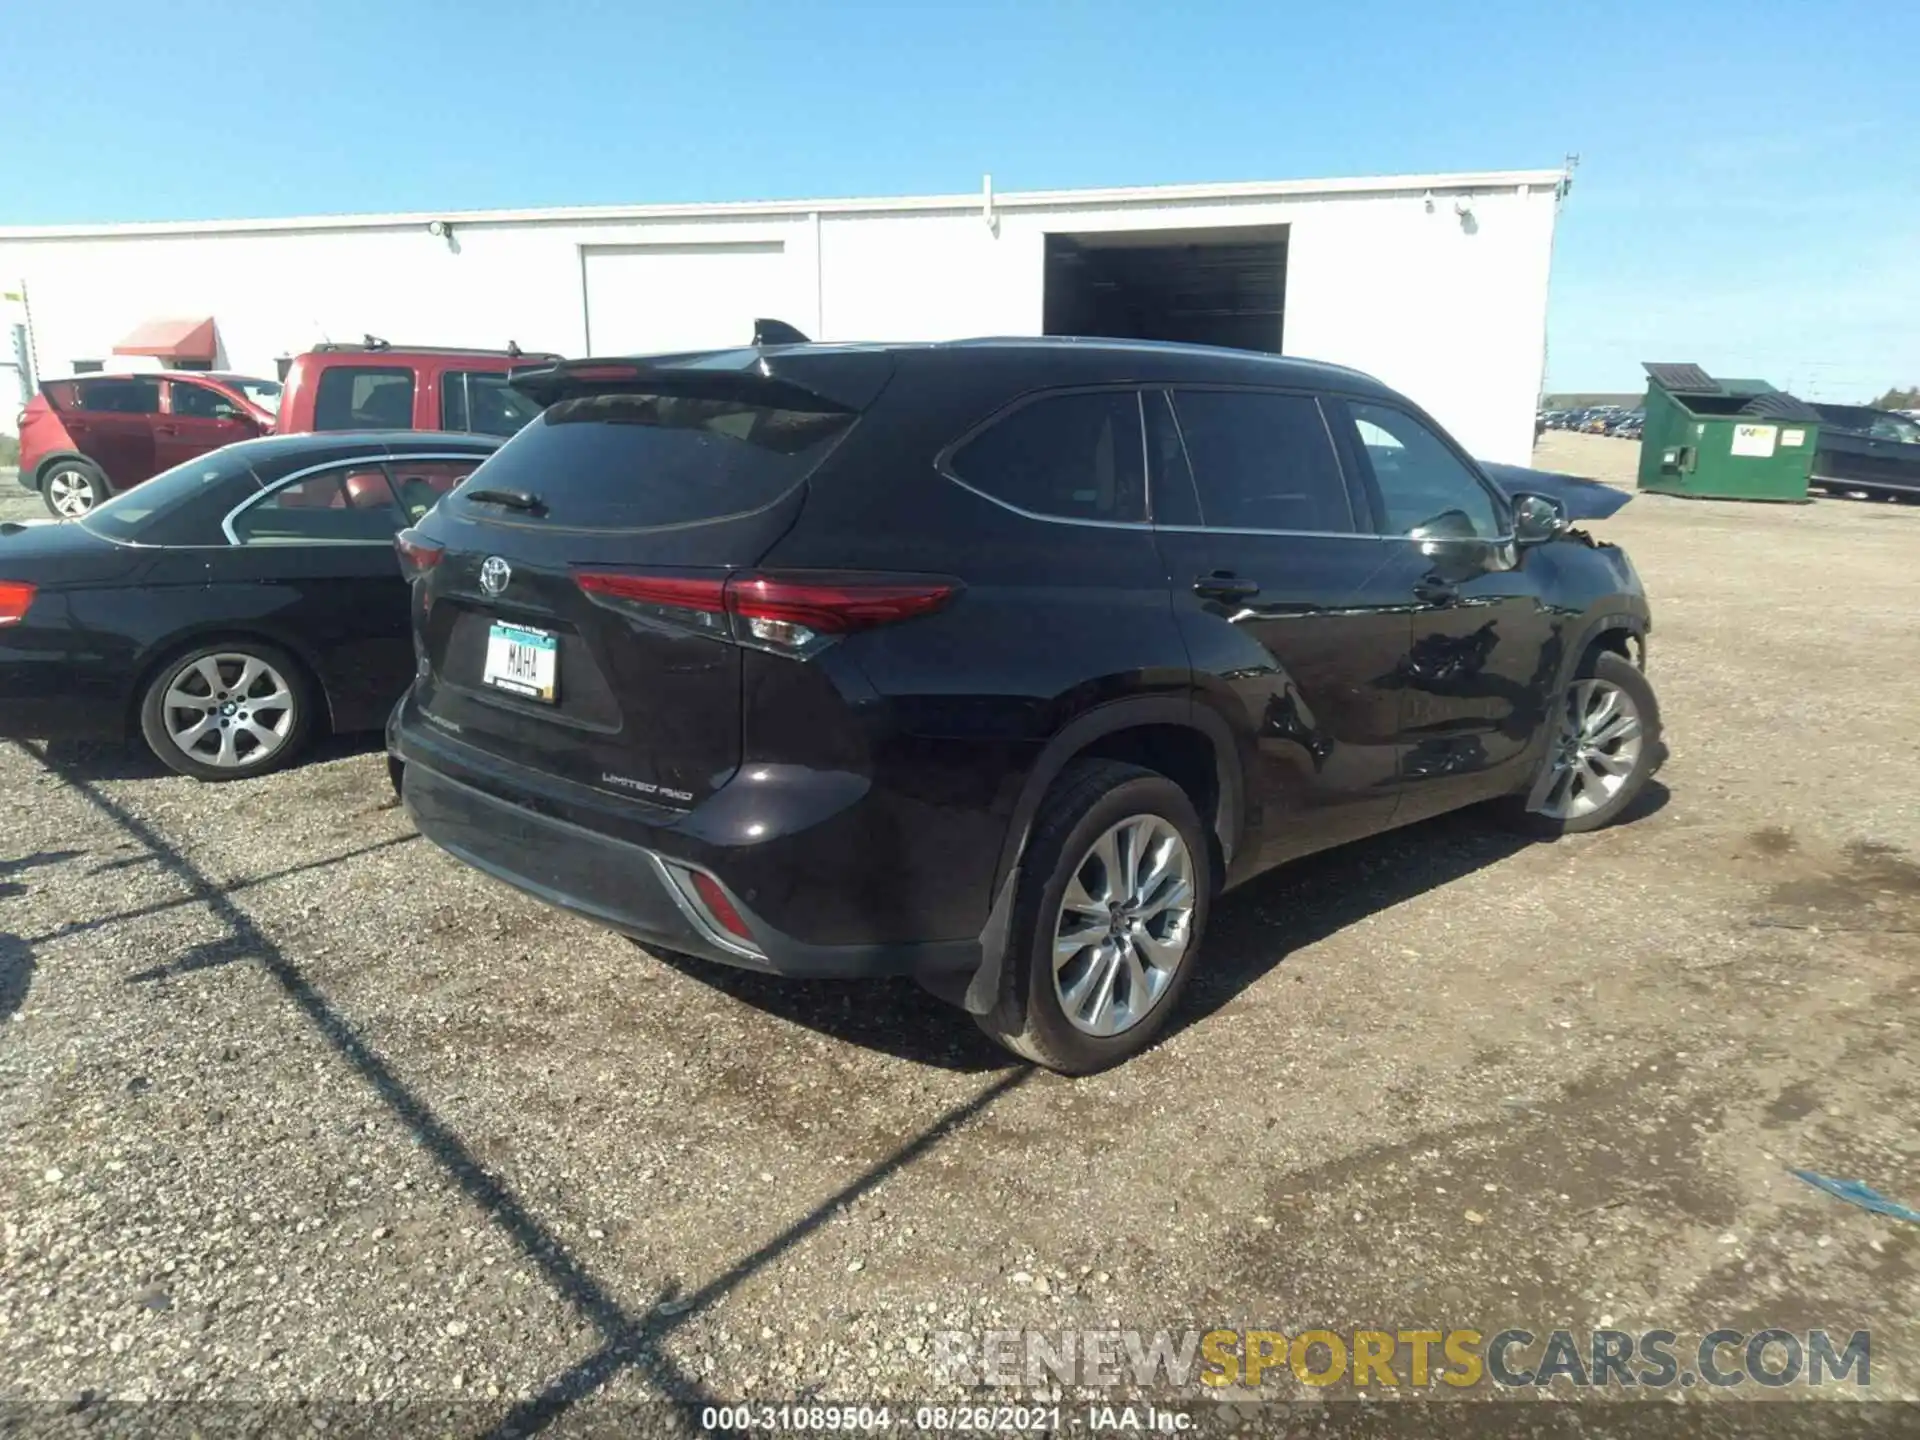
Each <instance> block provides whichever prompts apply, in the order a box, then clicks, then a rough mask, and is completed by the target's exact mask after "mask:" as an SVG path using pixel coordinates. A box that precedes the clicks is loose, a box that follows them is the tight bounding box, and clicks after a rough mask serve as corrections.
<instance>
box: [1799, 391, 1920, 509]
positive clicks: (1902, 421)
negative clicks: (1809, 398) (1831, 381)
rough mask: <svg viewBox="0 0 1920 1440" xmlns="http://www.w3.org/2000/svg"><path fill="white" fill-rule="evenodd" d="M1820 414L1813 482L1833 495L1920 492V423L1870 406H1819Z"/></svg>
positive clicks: (1882, 495) (1886, 495)
mask: <svg viewBox="0 0 1920 1440" xmlns="http://www.w3.org/2000/svg"><path fill="white" fill-rule="evenodd" d="M1813 408H1814V409H1815V410H1816V411H1817V412H1818V413H1819V415H1820V438H1819V448H1818V449H1817V450H1816V451H1815V452H1814V456H1813V475H1812V483H1813V485H1814V486H1815V487H1816V488H1818V489H1821V490H1825V491H1826V492H1827V493H1828V494H1831V495H1854V494H1864V495H1867V496H1869V497H1871V498H1874V499H1882V500H1890V499H1893V498H1894V497H1895V496H1901V495H1920V422H1916V421H1914V420H1911V419H1909V418H1908V417H1907V416H1905V415H1903V414H1901V413H1900V412H1899V411H1897V410H1879V409H1875V408H1874V407H1872V406H1870V405H1825V404H1817V403H1816V404H1815V405H1814V407H1813Z"/></svg>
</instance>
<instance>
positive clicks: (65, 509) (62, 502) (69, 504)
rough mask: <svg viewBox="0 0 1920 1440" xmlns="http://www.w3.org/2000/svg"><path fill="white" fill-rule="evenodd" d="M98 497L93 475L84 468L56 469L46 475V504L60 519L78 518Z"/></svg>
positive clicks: (91, 507) (91, 506)
mask: <svg viewBox="0 0 1920 1440" xmlns="http://www.w3.org/2000/svg"><path fill="white" fill-rule="evenodd" d="M99 498H100V497H99V495H98V493H97V492H96V490H95V487H94V482H93V476H91V475H89V474H88V473H87V472H86V471H84V470H74V469H63V470H56V471H54V472H53V474H51V475H49V476H48V477H47V504H48V505H49V506H50V507H51V508H52V510H53V513H54V514H56V515H58V516H60V517H61V518H62V519H66V520H77V519H79V518H80V517H81V516H82V515H84V514H86V513H87V512H88V511H89V510H91V509H93V507H94V505H95V503H97V502H98V500H99Z"/></svg>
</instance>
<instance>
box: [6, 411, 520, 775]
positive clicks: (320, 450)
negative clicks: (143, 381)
mask: <svg viewBox="0 0 1920 1440" xmlns="http://www.w3.org/2000/svg"><path fill="white" fill-rule="evenodd" d="M498 444H499V442H498V441H497V440H495V439H493V438H491V437H488V436H478V435H432V434H427V435H422V434H391V433H383V434H378V435H296V436H277V437H272V438H268V439H261V440H251V441H246V442H244V443H241V444H237V445H229V446H227V447H225V448H224V449H222V450H220V451H218V452H216V453H214V454H211V455H203V456H200V457H198V458H196V459H193V460H190V461H188V462H187V463H186V464H184V465H180V466H176V467H175V468H173V469H171V470H169V471H167V472H166V473H165V474H163V475H159V476H156V477H155V478H153V479H152V480H149V481H148V482H147V483H146V484H144V485H141V486H139V487H137V488H134V489H130V490H127V491H124V492H122V493H121V494H119V495H117V496H115V497H114V498H112V499H110V500H107V501H104V502H102V503H101V504H99V505H98V506H96V507H94V508H93V509H92V510H91V511H89V512H88V513H87V514H86V515H85V516H83V517H81V519H80V520H79V521H78V523H76V524H70V525H50V524H46V523H44V522H42V523H36V524H32V525H20V524H12V525H0V735H5V736H8V737H16V738H35V739H69V738H72V739H105V740H120V739H125V738H127V737H129V736H130V735H131V734H132V733H134V732H135V731H136V730H138V731H139V732H141V733H143V734H144V735H145V737H146V740H147V743H148V745H150V746H151V747H152V749H153V752H154V754H155V755H157V756H158V757H159V758H160V759H161V760H162V761H164V762H165V763H166V764H167V765H169V766H171V767H172V768H173V769H175V770H178V771H180V772H181V773H182V774H186V775H193V776H197V777H198V778H200V779H203V780H231V779H235V778H238V777H240V776H243V775H258V774H262V773H264V772H266V771H269V770H275V769H278V768H279V767H280V766H282V765H284V764H286V763H287V762H288V761H289V760H291V759H293V757H294V756H295V755H296V754H298V753H299V751H300V748H301V746H302V745H303V744H304V743H305V742H306V741H307V740H308V739H309V738H310V737H311V736H312V735H314V734H315V733H316V732H319V731H323V730H326V729H328V728H331V729H334V730H338V731H347V730H364V729H374V728H377V727H378V726H379V725H380V724H381V722H382V721H383V720H385V718H386V715H387V712H388V711H389V710H390V709H392V707H393V702H394V700H395V699H396V698H397V697H398V696H399V694H400V691H401V690H402V689H403V688H405V686H406V683H407V681H408V679H409V678H411V676H412V674H413V667H414V659H413V644H412V641H411V640H410V639H409V637H408V615H407V599H408V595H407V586H406V582H405V580H404V579H403V578H402V576H401V572H400V567H399V564H398V563H397V561H396V559H395V557H394V551H393V539H394V534H395V532H396V531H398V530H399V529H400V528H401V527H402V526H403V525H406V524H408V523H409V522H411V521H413V520H416V519H418V518H419V517H420V516H422V515H424V514H425V513H426V512H427V510H428V509H429V508H431V507H432V505H433V503H434V501H436V500H437V499H438V498H439V496H440V495H441V494H443V493H445V492H446V491H448V490H450V489H452V488H453V487H454V486H455V485H456V484H458V483H459V482H460V481H461V480H462V479H464V478H465V477H466V476H467V475H468V474H470V473H471V472H472V471H473V469H474V468H475V467H476V466H477V465H478V464H479V463H480V462H481V460H483V459H485V458H486V456H488V455H489V454H491V453H492V452H493V450H494V449H495V447H496V446H497V445H498Z"/></svg>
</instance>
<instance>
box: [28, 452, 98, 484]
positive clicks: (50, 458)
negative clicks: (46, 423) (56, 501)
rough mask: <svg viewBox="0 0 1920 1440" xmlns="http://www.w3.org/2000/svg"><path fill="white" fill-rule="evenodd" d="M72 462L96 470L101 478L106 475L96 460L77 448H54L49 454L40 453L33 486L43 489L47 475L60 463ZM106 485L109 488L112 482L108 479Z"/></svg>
mask: <svg viewBox="0 0 1920 1440" xmlns="http://www.w3.org/2000/svg"><path fill="white" fill-rule="evenodd" d="M74 464H79V465H85V466H86V467H87V468H88V469H89V470H93V471H97V472H98V473H99V474H100V475H101V477H102V478H103V479H105V477H106V472H105V471H104V470H101V469H100V465H99V462H98V461H96V460H91V459H89V458H88V457H87V456H85V455H82V454H81V453H80V452H79V451H78V450H55V451H53V452H52V453H50V454H47V455H42V456H41V457H40V459H39V461H38V462H37V463H36V464H35V465H34V467H33V488H34V489H36V490H40V489H44V488H45V486H46V483H47V476H48V475H50V474H52V473H53V471H54V470H55V469H57V468H58V467H59V466H61V465H74ZM107 485H108V487H109V488H111V487H112V485H113V482H112V481H111V480H108V481H107Z"/></svg>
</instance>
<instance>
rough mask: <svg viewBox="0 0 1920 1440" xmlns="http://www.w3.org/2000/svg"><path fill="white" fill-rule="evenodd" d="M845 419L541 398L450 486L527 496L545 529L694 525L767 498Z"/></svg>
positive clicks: (791, 483) (816, 458)
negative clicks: (523, 421)
mask: <svg viewBox="0 0 1920 1440" xmlns="http://www.w3.org/2000/svg"><path fill="white" fill-rule="evenodd" d="M856 418H858V417H856V416H855V415H853V414H850V413H848V412H846V411H843V410H831V409H825V408H823V409H820V410H804V409H789V408H786V407H784V406H778V405H757V404H752V403H749V402H746V401H743V400H739V399H714V398H709V397H705V396H690V395H672V394H656V393H651V392H636V391H619V392H614V393H609V394H595V395H584V396H579V397H577V398H572V399H566V400H560V401H557V402H556V403H554V404H552V405H550V406H548V407H547V409H546V410H545V411H544V412H543V413H542V414H541V416H540V418H539V419H537V420H535V421H534V422H533V423H532V424H530V425H528V426H527V427H526V428H525V429H524V430H522V431H521V432H520V433H519V434H518V435H516V436H514V437H513V439H511V440H509V441H508V442H507V443H506V444H505V445H503V446H502V447H501V448H500V449H499V450H498V451H496V452H495V453H494V455H493V457H492V458H491V459H489V460H488V461H487V463H486V464H485V465H484V466H482V467H481V469H480V470H479V471H477V472H476V473H475V475H474V477H473V479H472V480H470V481H469V482H468V484H467V485H466V486H463V487H462V489H463V490H469V489H474V488H485V489H489V490H519V491H524V492H527V493H529V494H532V495H537V496H538V497H539V498H540V501H541V504H542V506H543V509H544V515H545V520H546V523H548V524H552V525H557V526H567V527H580V528H591V529H602V528H605V529H616V530H653V529H659V528H662V527H664V526H671V525H690V524H697V523H700V522H702V521H707V520H719V519H723V518H725V517H727V516H730V515H742V514H746V513H748V512H750V511H754V510H759V509H762V508H764V507H765V506H767V505H770V504H772V503H773V502H774V501H776V500H778V499H779V498H780V497H781V496H783V495H785V494H786V493H787V492H788V491H790V490H792V489H793V488H794V487H795V486H796V485H798V484H800V483H801V481H803V480H805V479H806V478H807V476H808V475H809V474H810V473H811V472H812V471H813V469H814V468H815V467H816V466H817V465H819V463H820V462H821V461H822V460H823V459H825V458H826V455H827V453H828V452H829V451H830V450H832V449H833V447H834V445H835V444H836V443H837V442H838V441H839V439H840V438H841V437H842V436H843V435H845V434H846V432H847V430H848V428H849V427H850V426H851V425H852V424H853V422H854V421H855V419H856ZM482 513H485V512H484V511H483V512H482Z"/></svg>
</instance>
